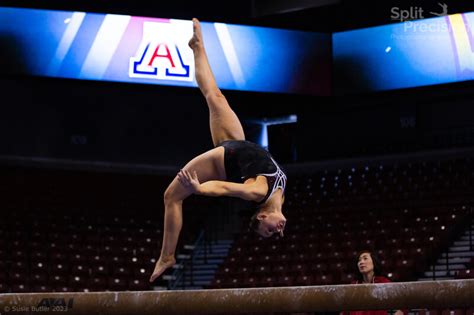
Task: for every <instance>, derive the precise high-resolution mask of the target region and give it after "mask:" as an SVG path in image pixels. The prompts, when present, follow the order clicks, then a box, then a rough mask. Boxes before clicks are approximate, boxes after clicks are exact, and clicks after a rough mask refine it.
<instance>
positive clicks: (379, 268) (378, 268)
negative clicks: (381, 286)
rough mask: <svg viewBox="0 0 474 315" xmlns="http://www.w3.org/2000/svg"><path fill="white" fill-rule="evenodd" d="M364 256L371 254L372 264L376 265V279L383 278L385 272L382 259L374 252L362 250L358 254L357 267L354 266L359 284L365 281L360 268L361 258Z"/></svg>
mask: <svg viewBox="0 0 474 315" xmlns="http://www.w3.org/2000/svg"><path fill="white" fill-rule="evenodd" d="M362 254H369V255H370V257H371V258H372V263H373V264H374V277H375V276H381V275H382V274H383V270H382V264H381V262H380V258H379V257H378V255H377V254H376V253H375V252H374V251H372V250H361V251H360V252H358V253H357V256H356V259H355V266H354V267H355V271H356V272H355V279H356V280H357V281H358V282H362V281H363V280H364V277H363V276H362V274H361V273H360V271H359V267H358V264H359V258H360V256H361V255H362Z"/></svg>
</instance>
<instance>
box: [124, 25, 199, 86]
mask: <svg viewBox="0 0 474 315" xmlns="http://www.w3.org/2000/svg"><path fill="white" fill-rule="evenodd" d="M187 28H189V29H190V30H191V29H192V28H191V27H190V26H189V25H188V27H187ZM189 38H190V37H189V36H186V35H185V34H183V26H182V25H176V24H170V23H154V22H144V23H143V39H142V41H141V43H140V47H139V48H138V51H137V53H136V55H135V57H132V58H130V66H129V76H130V77H131V78H148V79H158V80H178V81H192V80H193V77H194V71H193V67H192V66H193V59H192V58H193V56H192V51H191V49H189V48H188V46H187V40H188V39H189Z"/></svg>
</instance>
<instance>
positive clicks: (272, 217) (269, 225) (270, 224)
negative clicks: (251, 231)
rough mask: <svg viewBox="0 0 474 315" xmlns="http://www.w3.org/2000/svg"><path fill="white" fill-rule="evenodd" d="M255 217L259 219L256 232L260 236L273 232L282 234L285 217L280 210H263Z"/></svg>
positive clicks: (267, 235) (269, 234)
mask: <svg viewBox="0 0 474 315" xmlns="http://www.w3.org/2000/svg"><path fill="white" fill-rule="evenodd" d="M257 219H258V220H259V221H260V224H259V226H258V229H257V233H258V234H260V235H261V236H263V237H265V238H266V237H270V236H272V235H273V234H275V233H280V235H281V236H283V230H284V229H285V225H286V218H285V216H284V215H283V214H282V213H281V212H269V213H268V212H263V213H260V214H258V216H257Z"/></svg>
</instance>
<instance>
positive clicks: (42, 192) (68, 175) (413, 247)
mask: <svg viewBox="0 0 474 315" xmlns="http://www.w3.org/2000/svg"><path fill="white" fill-rule="evenodd" d="M4 174H5V176H4V179H5V181H6V182H8V183H10V184H9V185H5V186H3V187H1V193H2V196H4V198H3V201H2V207H3V209H2V210H3V211H2V213H1V220H0V292H40V291H43V292H46V291H104V290H149V289H152V287H151V286H150V284H149V283H148V277H149V275H150V272H151V271H152V269H153V266H154V262H155V261H154V259H156V258H158V256H159V248H160V241H161V237H162V234H161V231H162V215H163V206H162V193H163V192H164V189H165V187H166V185H167V183H168V182H169V178H167V177H163V176H162V177H160V176H154V177H153V176H149V175H148V176H145V175H140V176H138V175H130V174H127V175H123V174H122V175H117V174H107V173H92V172H91V173H85V172H77V171H66V170H61V171H59V170H48V169H28V168H18V169H10V168H8V169H5V172H4ZM105 187H106V189H105ZM473 187H474V167H473V163H472V159H470V158H459V159H444V160H437V161H410V162H386V163H383V164H377V165H373V163H372V164H370V165H365V166H360V165H357V166H348V167H346V168H340V169H328V170H318V171H314V172H307V173H305V174H298V173H296V174H293V175H290V179H289V182H288V188H287V194H286V203H285V214H286V215H287V219H288V223H287V229H286V231H285V236H284V237H283V238H281V237H280V236H275V237H274V238H272V239H269V240H262V239H260V238H258V237H257V236H256V235H255V234H254V233H253V232H249V231H247V230H246V227H245V225H244V226H243V228H242V233H241V234H239V235H238V236H237V237H236V239H235V242H234V245H233V248H232V250H231V252H230V254H229V256H228V257H227V259H226V261H225V263H224V264H222V266H220V268H219V270H218V272H217V274H216V277H215V279H214V281H213V283H212V285H211V287H212V288H230V287H262V286H290V285H323V284H338V283H350V282H352V281H353V280H354V276H355V270H354V267H355V257H356V254H357V252H358V251H359V250H361V249H374V250H375V251H376V252H377V254H378V255H379V256H380V257H381V259H382V260H381V262H382V265H383V267H384V270H385V272H386V274H387V275H388V276H389V277H390V278H391V279H392V280H393V281H401V280H414V279H416V276H417V274H418V273H420V272H422V271H424V270H426V268H427V266H429V265H430V263H431V262H433V260H435V259H436V257H437V255H438V254H439V253H440V252H441V251H442V250H444V249H445V248H446V247H447V246H448V245H449V244H450V242H451V241H452V240H453V238H454V237H456V236H457V235H458V234H459V233H460V232H462V231H463V228H464V227H465V226H466V224H467V223H469V220H468V219H472V205H473V203H472V202H473V200H472V195H473V192H474V191H473V190H474V189H473ZM206 202H207V201H204V203H200V201H199V200H194V201H193V200H191V201H189V202H188V203H187V204H185V212H186V211H188V210H186V209H189V208H193V207H194V208H200V209H202V208H205V205H206ZM192 212H193V211H189V212H188V213H185V217H186V215H187V217H186V218H187V220H185V228H184V229H183V232H184V234H183V235H182V238H181V243H182V244H184V243H192V242H193V238H194V237H195V236H196V234H197V231H198V229H199V227H200V222H201V221H199V218H201V220H202V216H196V217H195V218H191V219H190V217H189V214H190V213H192ZM194 212H196V211H194ZM193 220H194V221H193ZM186 222H192V224H187V223H186ZM181 243H180V244H181ZM473 267H474V265H473V266H471V270H466V271H465V272H463V273H462V274H460V275H459V277H460V278H467V277H472V273H473V269H472V268H473Z"/></svg>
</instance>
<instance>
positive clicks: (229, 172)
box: [220, 140, 286, 204]
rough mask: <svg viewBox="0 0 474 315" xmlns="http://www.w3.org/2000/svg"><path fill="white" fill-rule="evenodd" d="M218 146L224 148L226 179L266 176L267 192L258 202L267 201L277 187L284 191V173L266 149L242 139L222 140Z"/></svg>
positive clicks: (235, 179) (241, 181) (242, 180)
mask: <svg viewBox="0 0 474 315" xmlns="http://www.w3.org/2000/svg"><path fill="white" fill-rule="evenodd" d="M220 146H223V147H224V149H225V151H224V152H225V153H224V166H225V171H226V176H227V180H228V181H231V182H236V183H243V182H245V180H247V179H248V178H253V177H257V176H259V175H261V176H265V177H266V178H267V182H268V192H267V194H266V196H265V198H264V199H263V200H262V201H261V202H259V204H262V203H264V202H265V201H267V199H268V198H269V197H270V196H271V195H272V194H273V193H274V192H275V191H276V190H277V189H278V188H280V189H282V191H283V192H284V191H285V186H286V175H285V173H284V172H283V171H282V169H281V167H280V166H279V165H278V164H277V163H276V162H275V160H274V159H273V157H272V156H271V154H270V153H269V152H268V151H267V150H265V149H264V148H262V147H261V146H259V145H257V144H255V143H253V142H249V141H243V140H228V141H223V142H222V143H221V144H220Z"/></svg>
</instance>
